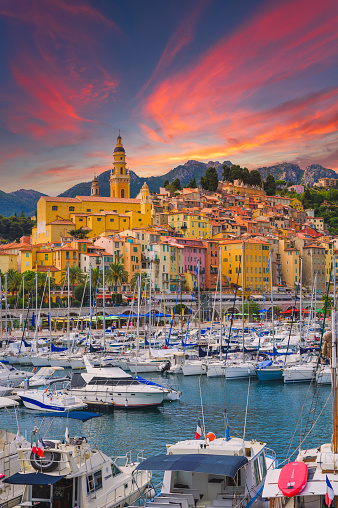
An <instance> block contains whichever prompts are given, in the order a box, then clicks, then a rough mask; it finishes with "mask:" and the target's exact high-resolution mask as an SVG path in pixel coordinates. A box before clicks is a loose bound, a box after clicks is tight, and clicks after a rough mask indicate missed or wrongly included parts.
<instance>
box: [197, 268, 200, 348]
mask: <svg viewBox="0 0 338 508" xmlns="http://www.w3.org/2000/svg"><path fill="white" fill-rule="evenodd" d="M197 268H198V345H200V343H201V260H200V259H198V264H197Z"/></svg>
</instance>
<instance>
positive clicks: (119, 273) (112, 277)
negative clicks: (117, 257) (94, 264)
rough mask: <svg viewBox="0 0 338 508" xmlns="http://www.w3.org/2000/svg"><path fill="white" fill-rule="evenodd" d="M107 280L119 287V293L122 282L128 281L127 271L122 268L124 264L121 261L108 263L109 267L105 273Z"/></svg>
mask: <svg viewBox="0 0 338 508" xmlns="http://www.w3.org/2000/svg"><path fill="white" fill-rule="evenodd" d="M106 279H107V282H108V283H109V282H110V283H111V284H112V285H113V286H114V287H115V292H117V291H116V287H117V286H118V287H120V291H119V293H121V285H122V284H123V283H124V282H128V272H127V271H126V270H125V269H124V265H123V264H122V263H119V262H116V263H110V265H109V268H108V270H107V273H106Z"/></svg>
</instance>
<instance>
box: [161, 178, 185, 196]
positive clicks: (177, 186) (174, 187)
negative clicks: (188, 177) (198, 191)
mask: <svg viewBox="0 0 338 508" xmlns="http://www.w3.org/2000/svg"><path fill="white" fill-rule="evenodd" d="M164 187H165V188H166V189H167V190H169V191H170V192H172V193H173V194H175V192H177V191H180V190H181V182H180V180H179V178H175V180H174V181H173V182H171V183H169V180H166V181H165V182H164Z"/></svg>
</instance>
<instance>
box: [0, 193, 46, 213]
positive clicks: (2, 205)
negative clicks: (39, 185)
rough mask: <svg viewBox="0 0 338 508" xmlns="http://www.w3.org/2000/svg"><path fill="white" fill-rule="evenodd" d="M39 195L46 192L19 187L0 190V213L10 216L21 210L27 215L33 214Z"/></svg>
mask: <svg viewBox="0 0 338 508" xmlns="http://www.w3.org/2000/svg"><path fill="white" fill-rule="evenodd" d="M41 196H46V194H42V193H41V192H37V191H35V190H32V189H30V190H26V189H20V190H17V191H14V192H9V193H7V192H3V191H0V215H3V216H4V217H10V216H11V215H14V214H15V213H16V214H17V215H20V213H21V212H23V213H24V214H25V215H27V216H30V215H33V214H34V213H35V210H36V204H37V202H38V201H39V199H40V197H41Z"/></svg>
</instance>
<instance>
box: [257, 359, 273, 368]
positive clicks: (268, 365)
mask: <svg viewBox="0 0 338 508" xmlns="http://www.w3.org/2000/svg"><path fill="white" fill-rule="evenodd" d="M270 365H272V360H265V361H264V362H261V363H259V364H258V365H257V369H265V368H266V367H270Z"/></svg>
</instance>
